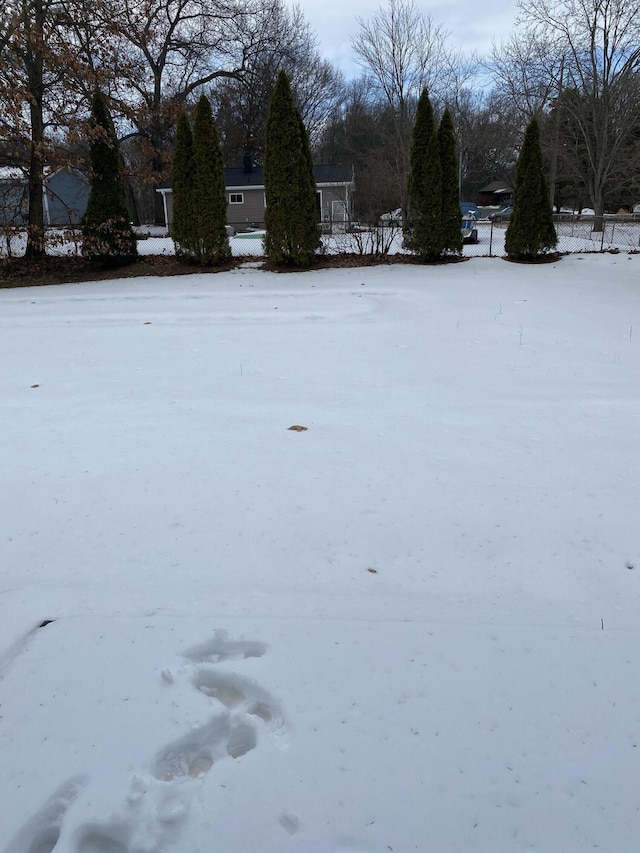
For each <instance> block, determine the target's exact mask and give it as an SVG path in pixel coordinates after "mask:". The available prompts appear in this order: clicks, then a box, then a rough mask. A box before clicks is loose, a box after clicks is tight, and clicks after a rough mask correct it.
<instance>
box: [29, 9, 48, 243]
mask: <svg viewBox="0 0 640 853" xmlns="http://www.w3.org/2000/svg"><path fill="white" fill-rule="evenodd" d="M43 30H44V9H43V3H42V0H36V2H35V3H34V19H33V29H32V31H31V34H30V36H31V37H30V44H29V45H28V47H27V57H26V62H25V65H26V70H27V74H28V80H29V94H30V96H31V99H30V104H29V114H30V119H31V150H30V155H29V182H28V196H29V217H28V228H27V247H26V249H25V257H27V258H43V257H44V256H45V254H46V253H45V239H44V237H45V235H44V196H43V192H44V106H43V105H44V56H43V50H44V37H43Z"/></svg>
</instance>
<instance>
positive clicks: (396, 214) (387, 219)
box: [380, 207, 402, 226]
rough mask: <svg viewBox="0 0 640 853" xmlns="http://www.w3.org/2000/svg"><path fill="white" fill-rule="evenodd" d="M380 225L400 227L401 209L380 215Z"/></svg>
mask: <svg viewBox="0 0 640 853" xmlns="http://www.w3.org/2000/svg"><path fill="white" fill-rule="evenodd" d="M380 225H388V226H393V225H395V226H399V225H402V208H401V207H399V208H397V210H391V211H389V213H381V214H380Z"/></svg>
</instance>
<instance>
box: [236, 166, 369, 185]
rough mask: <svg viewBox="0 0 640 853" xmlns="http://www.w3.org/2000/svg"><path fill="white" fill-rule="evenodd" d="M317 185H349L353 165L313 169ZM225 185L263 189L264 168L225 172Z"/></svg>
mask: <svg viewBox="0 0 640 853" xmlns="http://www.w3.org/2000/svg"><path fill="white" fill-rule="evenodd" d="M313 175H314V178H315V181H316V184H348V183H350V182H351V181H352V180H353V166H352V165H351V163H323V164H321V165H320V166H314V167H313ZM224 183H225V186H227V187H263V186H264V172H263V169H262V166H253V168H252V170H251V171H250V172H245V170H244V167H243V166H237V167H234V168H231V169H225V170H224Z"/></svg>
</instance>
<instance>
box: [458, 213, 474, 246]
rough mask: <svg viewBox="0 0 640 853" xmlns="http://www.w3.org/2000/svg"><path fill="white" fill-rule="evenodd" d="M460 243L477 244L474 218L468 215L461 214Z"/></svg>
mask: <svg viewBox="0 0 640 853" xmlns="http://www.w3.org/2000/svg"><path fill="white" fill-rule="evenodd" d="M462 242H463V243H477V242H478V226H477V223H476V218H475V216H472V215H470V214H466V213H463V214H462Z"/></svg>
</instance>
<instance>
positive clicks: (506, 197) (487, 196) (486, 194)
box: [478, 181, 513, 205]
mask: <svg viewBox="0 0 640 853" xmlns="http://www.w3.org/2000/svg"><path fill="white" fill-rule="evenodd" d="M478 192H479V195H480V199H479V204H481V205H490V204H498V205H500V204H505V202H508V201H511V200H512V199H513V189H512V188H511V187H510V186H509V185H508V184H507V183H505V182H504V181H492V182H491V183H490V184H487V186H486V187H482V188H481V189H480V190H479V191H478Z"/></svg>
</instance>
